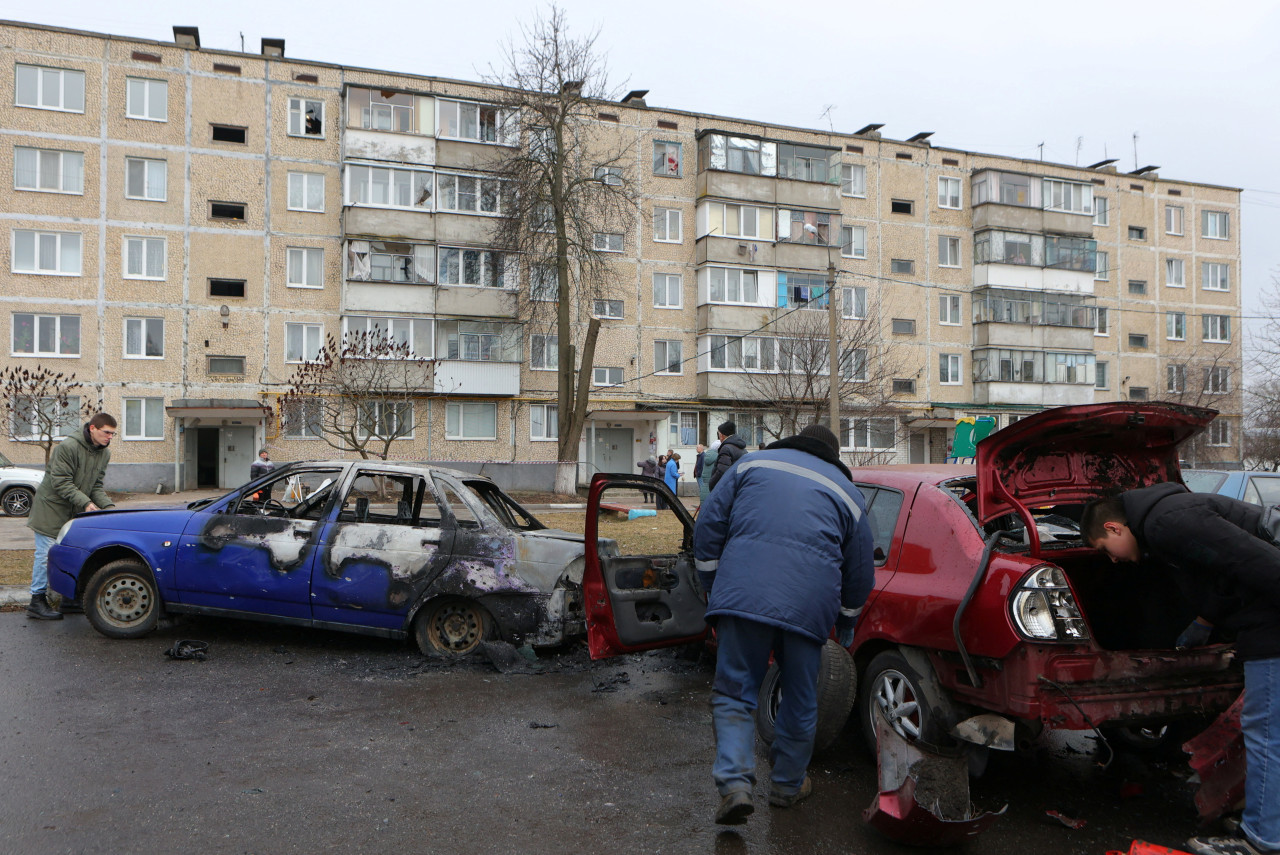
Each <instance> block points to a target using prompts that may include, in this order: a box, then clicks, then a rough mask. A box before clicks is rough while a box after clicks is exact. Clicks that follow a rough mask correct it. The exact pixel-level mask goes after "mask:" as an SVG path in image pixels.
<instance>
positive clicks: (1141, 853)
mask: <svg viewBox="0 0 1280 855" xmlns="http://www.w3.org/2000/svg"><path fill="white" fill-rule="evenodd" d="M1107 855H1125V853H1124V852H1121V851H1119V850H1118V849H1112V850H1111V851H1110V852H1108V853H1107ZM1128 855H1191V853H1189V852H1183V851H1182V850H1181V849H1170V848H1169V847H1168V846H1156V845H1155V844H1154V843H1148V842H1147V841H1145V840H1135V841H1133V843H1132V844H1130V846H1129V853H1128Z"/></svg>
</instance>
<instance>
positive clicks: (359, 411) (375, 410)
mask: <svg viewBox="0 0 1280 855" xmlns="http://www.w3.org/2000/svg"><path fill="white" fill-rule="evenodd" d="M413 409H414V408H413V401H370V402H366V403H363V404H356V423H355V429H356V437H357V438H358V439H368V438H370V437H374V438H377V439H384V438H388V437H390V436H391V435H392V434H394V435H395V438H394V440H392V441H393V442H399V441H400V440H402V439H413V438H414V431H416V430H417V428H418V420H417V419H416V418H415V414H414V411H413ZM365 413H371V414H372V416H373V420H372V421H373V428H374V430H375V431H376V430H378V428H379V427H380V426H382V427H387V428H388V430H387V432H386V433H385V434H384V433H373V434H371V433H369V421H368V420H367V419H366V418H365ZM406 418H407V419H408V421H409V430H408V432H407V433H400V428H401V422H402V421H404V420H405V419H406ZM388 419H394V420H395V425H394V427H392V426H391V425H390V424H389V422H388Z"/></svg>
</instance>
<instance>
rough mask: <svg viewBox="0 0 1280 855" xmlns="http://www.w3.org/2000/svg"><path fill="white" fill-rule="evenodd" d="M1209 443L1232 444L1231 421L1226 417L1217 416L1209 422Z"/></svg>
mask: <svg viewBox="0 0 1280 855" xmlns="http://www.w3.org/2000/svg"><path fill="white" fill-rule="evenodd" d="M1209 444H1210V445H1230V444H1231V422H1229V421H1227V420H1226V419H1224V418H1216V419H1214V420H1213V421H1211V422H1209Z"/></svg>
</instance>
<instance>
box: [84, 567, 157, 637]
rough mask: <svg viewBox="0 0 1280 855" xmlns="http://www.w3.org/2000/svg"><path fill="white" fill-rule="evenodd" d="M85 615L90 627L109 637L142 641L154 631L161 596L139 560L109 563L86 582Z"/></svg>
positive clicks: (149, 573) (148, 572) (149, 572)
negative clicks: (140, 639) (143, 637)
mask: <svg viewBox="0 0 1280 855" xmlns="http://www.w3.org/2000/svg"><path fill="white" fill-rule="evenodd" d="M83 602H84V613H85V616H86V617H87V618H89V623H91V624H93V628H94V629H96V630H97V631H98V632H100V633H102V634H103V635H105V636H107V637H108V638H141V637H142V636H144V635H146V634H147V633H149V632H151V631H152V630H153V629H155V628H156V623H157V622H158V621H159V619H160V597H159V595H158V594H157V592H156V583H155V580H154V579H153V578H152V577H151V571H150V570H148V569H147V566H146V565H145V564H143V563H141V562H140V561H137V560H135V559H132V558H122V559H120V560H119V561H112V562H111V563H110V564H107V565H106V566H104V567H103V568H102V569H100V570H99V571H98V572H97V573H94V574H93V578H91V579H90V580H89V584H88V585H86V586H85V590H84V601H83Z"/></svg>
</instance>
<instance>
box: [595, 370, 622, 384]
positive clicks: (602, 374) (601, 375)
mask: <svg viewBox="0 0 1280 855" xmlns="http://www.w3.org/2000/svg"><path fill="white" fill-rule="evenodd" d="M591 381H592V383H593V384H594V385H596V386H617V385H619V384H620V383H622V369H621V368H603V367H596V368H595V369H594V370H593V371H592V374H591Z"/></svg>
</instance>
